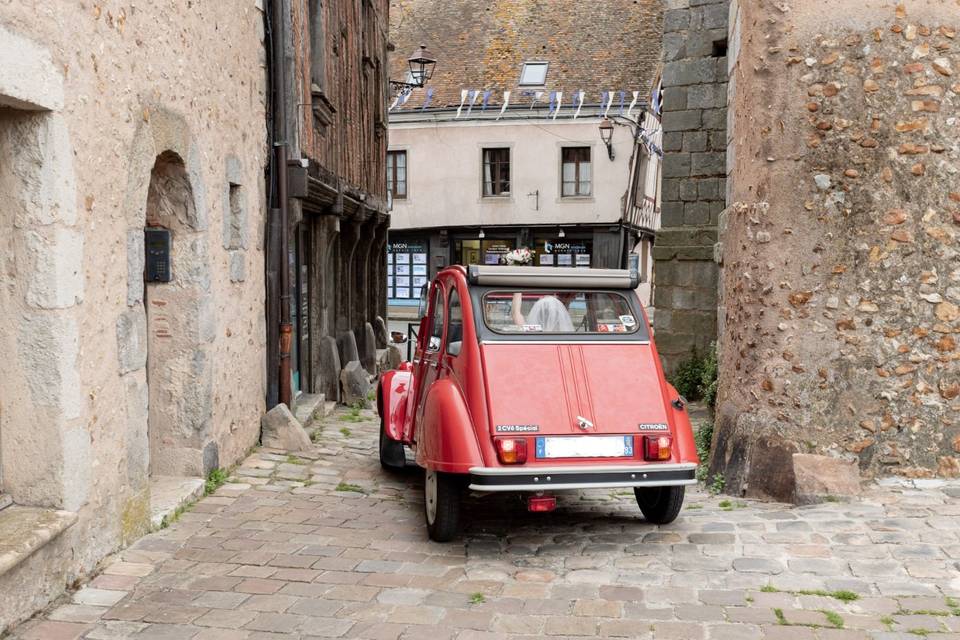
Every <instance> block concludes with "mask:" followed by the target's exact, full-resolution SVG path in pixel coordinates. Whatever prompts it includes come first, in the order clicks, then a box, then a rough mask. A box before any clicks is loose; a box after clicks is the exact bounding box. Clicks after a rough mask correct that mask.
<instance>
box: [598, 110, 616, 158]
mask: <svg viewBox="0 0 960 640" xmlns="http://www.w3.org/2000/svg"><path fill="white" fill-rule="evenodd" d="M600 139H601V140H602V141H603V144H605V145H606V146H607V155H608V156H609V157H610V159H611V160H613V158H614V155H613V121H612V120H610V118H604V119H603V120H602V121H601V122H600Z"/></svg>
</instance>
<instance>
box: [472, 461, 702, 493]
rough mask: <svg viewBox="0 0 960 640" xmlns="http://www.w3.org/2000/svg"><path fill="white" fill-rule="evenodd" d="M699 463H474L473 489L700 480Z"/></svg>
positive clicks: (538, 488) (594, 486) (659, 484)
mask: <svg viewBox="0 0 960 640" xmlns="http://www.w3.org/2000/svg"><path fill="white" fill-rule="evenodd" d="M696 472H697V465H696V464H694V463H692V462H690V463H680V464H676V463H673V464H669V463H668V464H656V463H654V464H645V465H631V466H622V465H616V466H614V465H607V466H586V465H581V466H565V467H559V466H558V467H522V466H518V467H473V468H471V469H470V489H471V490H472V491H544V490H548V489H549V490H559V489H603V488H613V487H673V486H678V485H687V484H696V482H697V479H696Z"/></svg>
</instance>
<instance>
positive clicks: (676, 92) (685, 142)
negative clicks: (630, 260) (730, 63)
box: [653, 0, 729, 370]
mask: <svg viewBox="0 0 960 640" xmlns="http://www.w3.org/2000/svg"><path fill="white" fill-rule="evenodd" d="M728 3H729V0H669V1H668V2H667V10H666V12H665V14H664V35H663V60H664V69H663V88H664V107H663V109H664V111H663V149H664V162H663V205H662V207H663V208H662V229H661V230H660V232H659V233H658V234H657V240H656V246H655V247H654V253H653V256H654V261H655V266H654V273H655V278H656V288H655V290H654V307H655V308H656V314H655V316H654V322H655V326H656V331H657V346H658V348H659V350H660V354H661V356H662V357H663V359H664V365H665V366H666V367H667V369H668V370H670V369H672V368H674V367H675V366H676V364H677V363H678V362H680V361H682V360H683V359H684V358H686V357H687V356H689V354H690V352H691V350H692V349H694V348H699V349H704V348H706V347H707V346H708V345H709V344H710V342H712V341H713V340H714V339H715V337H716V333H717V322H716V308H717V266H716V264H715V263H714V261H713V246H714V244H715V243H716V241H717V221H718V219H719V216H720V212H721V211H722V210H723V208H724V203H725V200H726V156H725V150H726V144H727V139H726V118H727V115H726V100H727V59H726V56H725V49H726V41H727V21H728V18H727V15H728Z"/></svg>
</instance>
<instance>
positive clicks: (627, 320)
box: [620, 316, 637, 327]
mask: <svg viewBox="0 0 960 640" xmlns="http://www.w3.org/2000/svg"><path fill="white" fill-rule="evenodd" d="M620 322H622V323H623V326H625V327H632V326H634V325H636V324H637V321H636V320H635V319H634V318H633V316H620Z"/></svg>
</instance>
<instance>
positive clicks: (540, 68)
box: [520, 62, 549, 86]
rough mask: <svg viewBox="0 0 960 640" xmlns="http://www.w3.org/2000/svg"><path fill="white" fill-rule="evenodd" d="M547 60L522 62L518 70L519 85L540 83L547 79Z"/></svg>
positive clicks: (544, 82)
mask: <svg viewBox="0 0 960 640" xmlns="http://www.w3.org/2000/svg"><path fill="white" fill-rule="evenodd" d="M548 64H549V63H547V62H524V63H523V70H522V71H521V72H520V85H521V86H523V85H532V86H537V85H542V84H546V81H547V65H548Z"/></svg>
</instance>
